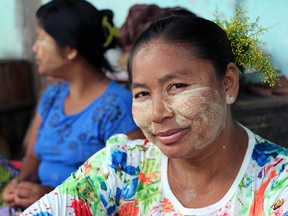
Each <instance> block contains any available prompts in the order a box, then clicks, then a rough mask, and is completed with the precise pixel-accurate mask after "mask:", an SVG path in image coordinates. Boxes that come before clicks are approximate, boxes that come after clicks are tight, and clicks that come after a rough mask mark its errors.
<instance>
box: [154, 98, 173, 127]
mask: <svg viewBox="0 0 288 216" xmlns="http://www.w3.org/2000/svg"><path fill="white" fill-rule="evenodd" d="M173 113H174V112H173V110H172V109H171V108H170V107H169V106H168V105H167V103H166V102H165V101H164V100H163V99H160V98H156V99H154V100H153V102H152V121H154V122H157V123H161V122H163V120H165V119H167V118H171V117H172V116H173V115H174V114H173Z"/></svg>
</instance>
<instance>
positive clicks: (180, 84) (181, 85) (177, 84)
mask: <svg viewBox="0 0 288 216" xmlns="http://www.w3.org/2000/svg"><path fill="white" fill-rule="evenodd" d="M173 86H174V87H175V88H182V87H185V86H187V85H185V84H183V83H175V84H174V85H173Z"/></svg>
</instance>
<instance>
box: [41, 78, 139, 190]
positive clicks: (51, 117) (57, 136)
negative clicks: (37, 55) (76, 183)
mask: <svg viewBox="0 0 288 216" xmlns="http://www.w3.org/2000/svg"><path fill="white" fill-rule="evenodd" d="M68 93H69V85H68V83H64V82H62V83H56V84H53V85H51V86H50V87H49V88H48V89H47V90H46V91H45V93H44V94H43V97H42V98H41V101H40V103H39V105H38V113H39V114H40V116H41V117H42V123H41V125H40V128H39V132H38V138H37V141H36V144H35V153H36V155H37V156H38V157H39V159H40V160H41V163H40V166H39V169H38V175H39V178H40V181H41V184H42V185H49V186H52V187H56V186H57V185H58V184H60V183H61V182H62V181H63V180H65V179H66V178H67V177H68V176H69V175H70V173H71V172H73V171H75V170H77V168H78V166H79V165H81V164H82V163H83V162H84V161H85V160H87V159H88V158H89V157H90V156H91V155H92V154H93V153H95V152H97V151H98V150H100V149H102V148H103V147H104V146H105V142H106V140H107V139H108V138H109V137H110V136H111V135H113V134H116V133H125V134H126V133H128V132H131V131H133V130H135V129H138V127H137V126H136V124H135V123H134V120H133V118H132V109H131V107H132V94H131V93H130V92H129V91H128V90H127V89H125V88H124V87H122V86H121V85H120V84H118V83H116V82H115V81H111V82H110V84H109V86H108V87H107V89H106V91H105V92H104V93H103V94H102V95H101V96H100V97H99V98H97V99H96V100H95V101H93V102H92V103H91V104H90V105H89V106H88V107H86V108H85V109H83V110H82V111H81V112H78V113H76V114H73V115H66V114H65V113H64V101H65V98H66V96H67V95H68Z"/></svg>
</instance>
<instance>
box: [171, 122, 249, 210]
mask: <svg viewBox="0 0 288 216" xmlns="http://www.w3.org/2000/svg"><path fill="white" fill-rule="evenodd" d="M228 128H231V129H229V131H226V132H225V133H224V134H222V137H221V138H220V139H218V140H217V141H216V142H215V145H214V147H213V149H212V150H209V151H207V153H206V154H203V155H202V156H201V157H198V158H197V159H191V160H181V159H169V162H168V179H169V184H170V187H171V189H172V191H173V193H174V194H175V196H176V197H177V198H178V199H179V201H180V202H181V203H182V204H183V205H184V206H186V207H197V208H199V207H204V206H208V205H211V204H213V203H215V202H217V201H219V200H220V199H221V198H222V197H223V196H224V195H225V194H226V193H227V191H228V190H229V188H230V187H231V185H232V184H233V182H234V180H235V178H236V176H237V174H238V171H239V169H240V167H241V165H242V161H243V159H244V156H245V152H246V149H247V143H248V138H247V135H246V132H245V131H244V129H243V128H242V127H241V126H239V125H238V124H237V123H233V125H232V126H231V127H228ZM191 201H193V202H191Z"/></svg>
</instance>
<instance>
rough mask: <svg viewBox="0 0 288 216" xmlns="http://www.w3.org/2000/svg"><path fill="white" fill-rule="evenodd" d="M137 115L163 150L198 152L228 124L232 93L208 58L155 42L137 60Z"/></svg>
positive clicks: (169, 153) (175, 154)
mask: <svg viewBox="0 0 288 216" xmlns="http://www.w3.org/2000/svg"><path fill="white" fill-rule="evenodd" d="M132 92H133V116H134V119H135V122H136V124H137V125H138V126H139V127H140V128H141V129H142V130H143V132H144V134H145V135H146V137H147V138H148V139H149V140H150V141H152V142H153V143H154V144H156V145H157V146H158V147H159V148H160V149H161V150H162V152H163V153H164V154H166V155H167V156H168V157H174V158H178V157H181V158H188V157H193V155H194V156H195V154H197V152H201V151H203V150H204V149H205V148H206V147H209V145H211V144H212V143H213V142H214V141H215V140H216V139H217V137H218V136H219V135H220V134H221V132H222V131H223V129H224V127H225V121H226V112H227V103H231V101H230V100H231V98H229V97H227V99H226V95H225V90H224V88H222V87H221V84H220V83H219V81H217V80H216V76H215V72H214V69H213V67H212V65H211V63H209V61H207V60H203V59H199V58H197V57H195V56H193V55H191V52H189V51H187V50H186V49H185V48H183V47H179V46H173V45H169V44H167V43H163V42H161V41H154V42H153V41H152V42H150V43H149V44H148V45H144V47H141V48H140V49H139V50H138V52H136V54H135V56H134V60H133V63H132Z"/></svg>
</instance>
